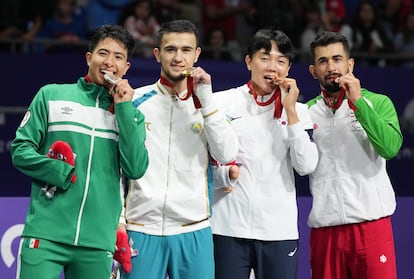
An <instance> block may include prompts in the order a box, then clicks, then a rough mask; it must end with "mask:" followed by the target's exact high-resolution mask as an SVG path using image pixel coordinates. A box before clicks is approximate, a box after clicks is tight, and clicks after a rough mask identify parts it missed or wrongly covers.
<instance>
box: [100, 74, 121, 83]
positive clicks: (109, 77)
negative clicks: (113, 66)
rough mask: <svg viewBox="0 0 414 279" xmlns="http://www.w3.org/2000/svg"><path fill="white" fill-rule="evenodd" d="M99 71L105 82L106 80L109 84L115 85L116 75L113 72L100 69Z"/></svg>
mask: <svg viewBox="0 0 414 279" xmlns="http://www.w3.org/2000/svg"><path fill="white" fill-rule="evenodd" d="M101 73H102V74H103V78H104V80H105V81H106V82H108V83H109V84H111V85H115V83H116V81H117V79H118V77H117V76H116V75H115V74H114V73H113V72H111V71H106V70H101Z"/></svg>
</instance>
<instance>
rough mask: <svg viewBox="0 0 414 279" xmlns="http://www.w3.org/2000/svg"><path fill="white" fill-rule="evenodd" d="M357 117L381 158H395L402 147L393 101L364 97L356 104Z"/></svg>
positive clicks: (374, 96)
mask: <svg viewBox="0 0 414 279" xmlns="http://www.w3.org/2000/svg"><path fill="white" fill-rule="evenodd" d="M354 105H355V107H356V108H357V110H356V111H355V116H356V118H357V119H358V121H359V122H360V123H361V125H362V127H363V128H364V130H365V131H366V133H367V135H368V138H369V140H370V142H371V144H372V145H373V147H374V148H375V150H376V151H377V152H378V154H379V155H380V156H382V157H383V158H385V159H387V160H389V159H392V158H394V157H395V156H396V155H397V154H398V151H399V150H400V148H401V145H402V140H403V137H402V133H401V130H400V124H399V120H398V115H397V112H396V110H395V107H394V104H393V103H392V101H391V100H390V99H389V98H388V97H387V96H385V95H380V94H372V95H370V98H369V99H368V97H366V96H365V95H364V94H363V96H362V97H361V98H360V99H359V100H358V101H357V102H355V104H354Z"/></svg>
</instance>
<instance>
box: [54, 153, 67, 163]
mask: <svg viewBox="0 0 414 279" xmlns="http://www.w3.org/2000/svg"><path fill="white" fill-rule="evenodd" d="M56 158H57V159H58V160H62V161H65V156H63V154H60V153H58V154H57V156H56Z"/></svg>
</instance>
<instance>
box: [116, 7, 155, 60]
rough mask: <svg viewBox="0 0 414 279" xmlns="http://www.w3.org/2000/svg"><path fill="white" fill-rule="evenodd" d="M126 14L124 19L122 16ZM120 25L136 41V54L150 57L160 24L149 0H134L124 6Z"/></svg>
mask: <svg viewBox="0 0 414 279" xmlns="http://www.w3.org/2000/svg"><path fill="white" fill-rule="evenodd" d="M124 14H125V16H126V18H125V19H123V18H122V17H123V16H124ZM120 25H122V26H124V27H125V29H126V30H128V31H129V33H131V35H132V37H134V39H135V40H136V41H137V42H138V46H139V47H138V51H137V54H138V55H141V56H144V57H152V55H153V54H152V50H153V48H154V47H155V44H156V39H157V34H158V31H159V30H160V25H159V24H158V20H157V19H156V17H155V13H154V6H153V2H152V1H151V0H135V1H134V2H133V3H131V4H129V5H127V6H125V7H124V11H123V12H122V14H121V18H120Z"/></svg>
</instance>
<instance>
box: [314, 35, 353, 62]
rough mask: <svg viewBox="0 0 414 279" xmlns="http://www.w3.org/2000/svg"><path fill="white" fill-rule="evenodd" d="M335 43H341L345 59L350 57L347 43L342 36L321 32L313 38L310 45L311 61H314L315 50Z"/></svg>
mask: <svg viewBox="0 0 414 279" xmlns="http://www.w3.org/2000/svg"><path fill="white" fill-rule="evenodd" d="M335 43H341V44H342V45H343V46H344V50H345V52H346V55H347V57H349V56H350V48H349V42H348V40H347V38H346V37H345V36H344V35H342V34H340V33H336V32H329V31H322V32H319V33H318V34H317V35H316V36H315V39H314V40H313V41H312V42H311V44H310V49H311V61H313V62H314V61H315V48H317V47H319V46H327V45H331V44H335Z"/></svg>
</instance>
